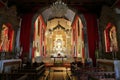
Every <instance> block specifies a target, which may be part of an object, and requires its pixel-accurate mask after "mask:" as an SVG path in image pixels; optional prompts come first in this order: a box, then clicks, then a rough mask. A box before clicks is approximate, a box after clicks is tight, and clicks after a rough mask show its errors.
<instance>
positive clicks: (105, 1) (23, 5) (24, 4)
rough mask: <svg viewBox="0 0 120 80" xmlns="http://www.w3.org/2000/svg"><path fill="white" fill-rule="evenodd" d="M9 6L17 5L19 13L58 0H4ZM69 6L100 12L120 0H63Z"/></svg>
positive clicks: (33, 9)
mask: <svg viewBox="0 0 120 80" xmlns="http://www.w3.org/2000/svg"><path fill="white" fill-rule="evenodd" d="M2 1H3V2H7V4H8V6H11V5H16V6H17V9H18V12H19V13H26V12H30V11H33V12H36V11H37V10H38V8H41V7H44V6H48V7H49V6H50V5H52V4H53V3H54V2H55V1H57V0H2ZM62 1H63V2H64V3H66V4H67V5H68V6H70V7H71V6H72V7H74V8H76V7H78V6H79V7H82V8H84V9H86V10H87V11H89V12H92V13H96V14H98V13H99V12H100V10H101V7H102V6H103V5H107V6H114V5H115V4H117V3H118V2H120V1H119V0H62Z"/></svg>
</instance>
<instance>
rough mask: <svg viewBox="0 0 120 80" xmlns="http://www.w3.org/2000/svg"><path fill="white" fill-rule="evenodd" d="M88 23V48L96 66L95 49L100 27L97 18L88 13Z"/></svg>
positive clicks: (85, 15) (86, 15)
mask: <svg viewBox="0 0 120 80" xmlns="http://www.w3.org/2000/svg"><path fill="white" fill-rule="evenodd" d="M84 17H85V19H86V23H87V34H88V47H89V56H90V58H92V60H93V62H94V64H95V61H96V60H95V59H96V58H95V49H96V44H98V38H99V37H98V27H97V17H96V15H95V14H90V13H86V14H84Z"/></svg>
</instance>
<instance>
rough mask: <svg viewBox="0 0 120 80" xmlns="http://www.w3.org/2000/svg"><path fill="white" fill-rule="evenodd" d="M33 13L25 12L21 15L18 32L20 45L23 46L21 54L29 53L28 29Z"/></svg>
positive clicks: (29, 29)
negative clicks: (19, 31)
mask: <svg viewBox="0 0 120 80" xmlns="http://www.w3.org/2000/svg"><path fill="white" fill-rule="evenodd" d="M32 18H33V14H32V13H31V14H25V15H23V16H22V23H21V33H20V45H21V47H23V53H22V56H21V57H23V55H26V54H29V48H30V31H31V26H32V25H31V24H32Z"/></svg>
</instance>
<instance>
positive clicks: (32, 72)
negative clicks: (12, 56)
mask: <svg viewBox="0 0 120 80" xmlns="http://www.w3.org/2000/svg"><path fill="white" fill-rule="evenodd" d="M0 64H2V66H1V67H0V68H2V69H1V73H0V80H37V79H38V78H40V77H43V78H44V77H45V74H44V73H45V64H44V63H43V62H40V63H37V62H35V63H33V64H30V63H29V62H28V63H26V64H25V65H24V66H23V64H22V62H21V60H12V61H11V60H9V61H4V62H2V63H0Z"/></svg>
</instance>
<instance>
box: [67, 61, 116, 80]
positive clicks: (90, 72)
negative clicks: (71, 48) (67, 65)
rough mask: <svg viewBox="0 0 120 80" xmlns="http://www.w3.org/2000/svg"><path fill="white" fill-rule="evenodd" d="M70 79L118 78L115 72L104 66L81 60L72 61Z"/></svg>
mask: <svg viewBox="0 0 120 80" xmlns="http://www.w3.org/2000/svg"><path fill="white" fill-rule="evenodd" d="M67 74H68V76H69V80H116V79H115V72H111V71H110V72H108V71H105V69H104V68H102V67H93V66H89V65H84V64H82V63H81V62H77V63H71V70H70V71H67Z"/></svg>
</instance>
